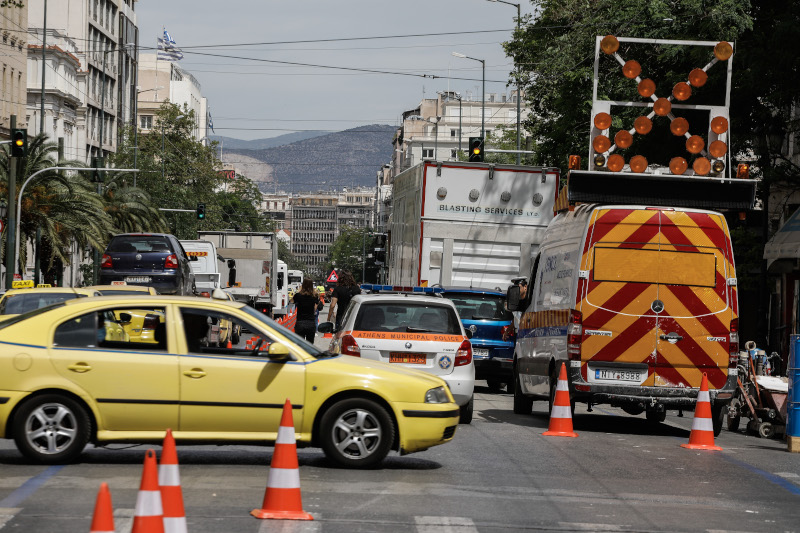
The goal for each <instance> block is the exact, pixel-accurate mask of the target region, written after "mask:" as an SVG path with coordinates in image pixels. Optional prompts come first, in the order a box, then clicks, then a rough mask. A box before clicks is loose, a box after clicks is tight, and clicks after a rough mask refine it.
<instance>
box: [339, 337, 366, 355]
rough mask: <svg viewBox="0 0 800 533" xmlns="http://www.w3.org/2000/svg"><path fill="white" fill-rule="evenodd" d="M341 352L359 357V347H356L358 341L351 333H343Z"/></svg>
mask: <svg viewBox="0 0 800 533" xmlns="http://www.w3.org/2000/svg"><path fill="white" fill-rule="evenodd" d="M341 353H343V354H345V355H352V356H354V357H361V348H359V347H358V343H357V342H356V340H355V339H354V338H353V336H352V335H344V336H343V337H342V345H341Z"/></svg>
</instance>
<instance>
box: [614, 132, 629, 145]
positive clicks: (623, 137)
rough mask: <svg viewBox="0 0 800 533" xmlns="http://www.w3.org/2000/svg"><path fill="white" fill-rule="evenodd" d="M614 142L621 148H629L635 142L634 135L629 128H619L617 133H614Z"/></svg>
mask: <svg viewBox="0 0 800 533" xmlns="http://www.w3.org/2000/svg"><path fill="white" fill-rule="evenodd" d="M614 144H616V145H617V146H619V147H620V148H628V147H629V146H630V145H631V144H633V135H631V134H630V132H628V131H627V130H619V131H618V132H617V134H616V135H614Z"/></svg>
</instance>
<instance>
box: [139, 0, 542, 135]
mask: <svg viewBox="0 0 800 533" xmlns="http://www.w3.org/2000/svg"><path fill="white" fill-rule="evenodd" d="M522 2H523V3H522V5H521V9H522V13H523V15H524V14H526V13H530V12H531V11H532V9H533V7H532V5H531V4H530V3H528V2H526V1H525V0H522ZM516 12H517V10H516V7H515V6H512V5H508V4H502V3H495V2H491V1H488V0H424V1H423V0H404V1H402V2H388V1H385V0H338V1H333V0H285V1H276V0H228V1H227V2H226V1H220V0H214V1H212V0H160V1H154V0H139V1H138V2H137V3H136V13H137V19H138V25H139V42H140V45H141V46H142V49H141V52H143V53H145V52H150V50H147V49H146V48H145V47H148V46H152V47H155V45H156V38H157V37H158V36H160V35H161V33H162V26H164V27H166V29H167V31H168V32H169V33H170V35H171V36H172V38H173V39H174V40H175V42H176V43H177V45H178V46H179V47H181V48H182V49H183V52H184V58H183V59H182V60H181V61H180V62H179V64H180V65H181V67H183V68H185V69H186V70H188V71H190V72H191V73H192V74H193V75H194V76H195V77H196V78H197V79H198V80H199V81H200V83H201V85H202V88H203V95H204V96H206V97H207V98H208V101H209V106H210V108H211V114H212V118H213V123H214V130H215V133H216V134H217V135H224V136H228V137H237V138H240V139H257V138H263V137H274V136H276V135H281V134H284V133H289V132H292V131H301V130H330V131H341V130H344V129H348V128H353V127H357V126H362V125H366V124H375V123H378V124H391V125H397V124H399V122H400V117H401V114H402V112H403V111H406V110H409V109H413V108H415V107H416V106H417V105H418V104H419V102H420V100H421V99H422V98H423V96H425V97H428V98H433V97H435V94H436V92H437V91H443V90H447V89H450V90H454V91H458V92H460V93H462V94H464V95H468V94H472V95H474V96H475V97H479V96H480V90H481V64H480V63H479V62H477V61H472V60H469V59H462V58H457V57H454V56H453V55H452V52H461V53H463V54H465V55H468V56H472V57H475V58H478V59H484V60H485V61H486V93H487V94H489V93H493V92H494V93H504V92H508V91H510V88H508V87H506V83H507V80H508V78H509V72H510V71H511V70H512V69H513V63H512V61H511V60H510V59H509V58H507V57H506V56H505V53H504V52H503V49H502V46H501V43H502V42H503V41H507V40H508V39H510V38H511V31H512V29H513V28H514V25H515V22H514V17H515V16H516ZM487 30H502V31H490V32H486V31H487ZM455 32H474V33H468V34H466V33H465V34H454V33H455ZM477 32H485V33H477ZM444 33H448V34H449V35H442V34H444ZM408 35H418V36H415V37H396V36H408ZM375 37H381V38H375ZM385 37H391V38H385ZM345 39H349V40H345ZM321 40H324V41H325V42H319V41H321ZM297 41H318V42H305V43H299V42H297ZM252 43H265V44H257V45H250V46H246V44H252ZM223 45H237V46H223ZM198 46H203V48H193V47H198ZM190 52H198V53H190ZM199 53H203V54H213V55H200V54H199ZM215 56H226V57H215ZM230 56H236V57H237V58H233V57H230ZM243 58H255V59H259V60H262V61H248V60H246V59H243ZM263 60H270V61H279V62H288V63H303V64H307V65H319V66H331V67H340V68H339V69H329V68H319V67H313V66H296V65H287V64H281V63H270V62H264V61H263ZM347 69H359V70H370V71H381V72H385V73H369V72H360V71H357V70H347ZM422 74H427V75H436V76H440V77H441V78H438V79H431V78H423V77H420V75H422ZM455 78H466V79H455Z"/></svg>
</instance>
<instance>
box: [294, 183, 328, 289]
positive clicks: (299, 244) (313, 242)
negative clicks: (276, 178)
mask: <svg viewBox="0 0 800 533" xmlns="http://www.w3.org/2000/svg"><path fill="white" fill-rule="evenodd" d="M338 203H339V198H338V197H337V196H335V195H332V194H325V193H318V194H300V195H297V196H294V197H293V198H292V205H291V208H292V228H291V235H292V253H293V254H294V256H295V258H297V259H299V260H300V261H302V262H304V263H305V264H306V265H308V267H309V271H310V273H313V274H315V275H320V274H322V270H321V269H322V264H323V263H325V261H327V259H328V249H329V248H330V246H331V245H332V244H333V241H335V240H336V236H337V235H338V234H339V231H338V221H337V205H338Z"/></svg>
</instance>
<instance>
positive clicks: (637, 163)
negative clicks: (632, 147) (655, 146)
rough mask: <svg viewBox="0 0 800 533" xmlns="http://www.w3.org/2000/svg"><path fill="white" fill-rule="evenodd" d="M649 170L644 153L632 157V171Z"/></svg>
mask: <svg viewBox="0 0 800 533" xmlns="http://www.w3.org/2000/svg"><path fill="white" fill-rule="evenodd" d="M645 170H647V158H646V157H644V156H643V155H635V156H633V157H632V158H631V172H639V173H641V172H644V171H645Z"/></svg>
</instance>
